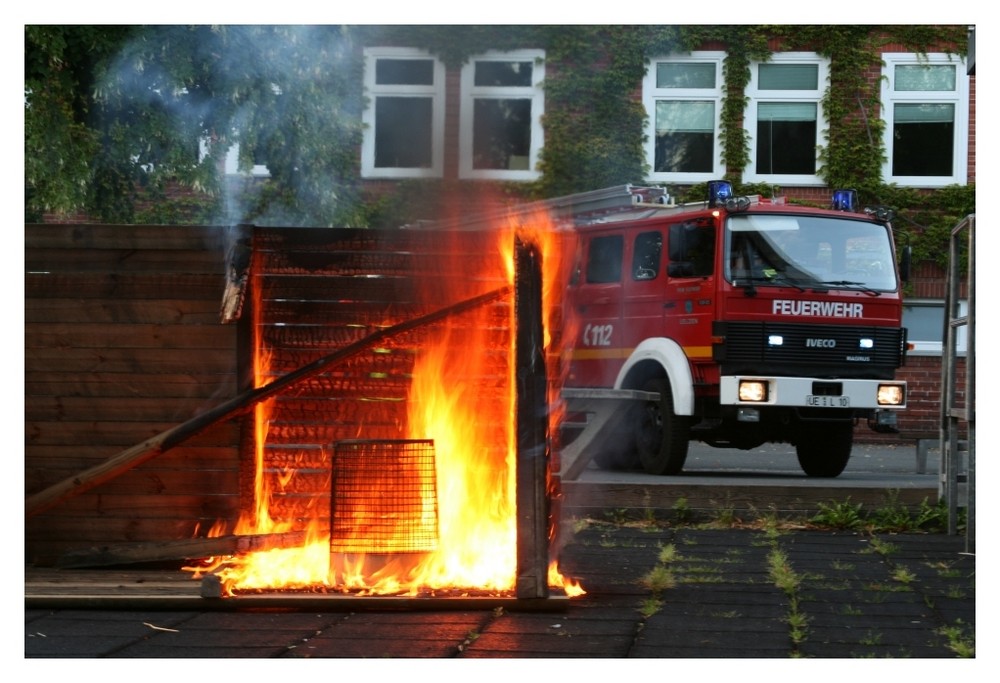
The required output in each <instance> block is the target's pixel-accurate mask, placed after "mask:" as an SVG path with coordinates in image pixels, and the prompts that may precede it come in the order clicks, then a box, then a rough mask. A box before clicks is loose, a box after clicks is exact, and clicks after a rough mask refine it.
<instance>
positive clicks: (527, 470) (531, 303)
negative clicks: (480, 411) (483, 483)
mask: <svg viewBox="0 0 1000 683" xmlns="http://www.w3.org/2000/svg"><path fill="white" fill-rule="evenodd" d="M514 328H515V329H514V340H515V341H514V346H515V348H514V356H515V358H514V362H515V371H514V382H515V389H516V391H515V398H514V400H515V402H516V407H515V421H516V424H515V434H516V439H517V460H516V463H517V472H516V477H515V481H516V484H517V491H516V494H515V499H516V503H517V583H516V587H515V591H516V596H517V597H518V598H544V597H548V564H549V547H548V527H549V499H548V486H547V484H548V466H549V446H548V443H549V440H548V405H547V399H546V394H547V389H546V387H547V375H546V373H545V356H544V347H545V338H544V328H543V326H542V263H541V253H540V251H539V250H538V247H537V245H533V244H526V243H524V242H522V241H521V240H520V239H516V240H515V245H514Z"/></svg>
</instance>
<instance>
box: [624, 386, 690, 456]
mask: <svg viewBox="0 0 1000 683" xmlns="http://www.w3.org/2000/svg"><path fill="white" fill-rule="evenodd" d="M643 390H645V391H656V392H659V394H660V400H659V401H647V402H646V403H645V404H644V405H643V406H642V409H641V411H639V415H638V424H637V429H636V449H637V450H638V452H639V462H640V463H641V464H642V468H643V470H645V471H646V473H647V474H679V473H680V471H681V470H683V469H684V461H685V460H687V454H688V438H689V436H690V431H691V422H690V418H688V417H686V416H682V415H677V414H675V413H674V399H673V394H672V393H671V391H670V383H669V382H667V380H665V379H661V378H656V379H651V380H649V381H648V382H646V384H645V385H644V386H643Z"/></svg>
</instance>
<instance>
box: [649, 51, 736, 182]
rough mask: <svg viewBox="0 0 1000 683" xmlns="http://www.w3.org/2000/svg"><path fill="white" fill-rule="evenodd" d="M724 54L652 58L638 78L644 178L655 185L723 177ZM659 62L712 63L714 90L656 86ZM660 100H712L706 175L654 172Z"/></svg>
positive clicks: (702, 52) (705, 53) (713, 53)
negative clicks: (710, 155) (645, 166)
mask: <svg viewBox="0 0 1000 683" xmlns="http://www.w3.org/2000/svg"><path fill="white" fill-rule="evenodd" d="M725 59H726V53H725V52H721V51H696V52H691V53H687V54H678V55H667V56H663V57H656V58H653V59H651V60H650V63H649V67H648V68H647V69H646V75H645V76H644V77H643V79H642V103H643V107H644V108H645V110H646V126H645V134H646V142H645V155H646V163H647V164H648V165H649V168H650V172H649V176H648V179H649V180H650V181H659V182H675V183H700V182H707V181H709V180H717V179H719V178H721V177H722V176H723V175H725V166H724V163H723V158H722V141H721V135H720V133H721V130H722V100H723V97H724V95H725V83H724V78H723V74H722V65H723V62H725ZM663 62H699V63H701V62H714V63H715V88H714V89H712V90H709V89H707V88H690V89H683V88H658V87H656V65H657V64H661V63H663ZM664 100H676V101H682V102H690V101H692V100H698V101H712V102H713V103H714V104H715V130H714V132H713V140H714V145H713V146H714V157H713V162H712V170H711V171H709V172H707V173H677V172H670V171H656V170H655V169H656V103H657V102H658V101H664Z"/></svg>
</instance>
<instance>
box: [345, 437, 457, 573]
mask: <svg viewBox="0 0 1000 683" xmlns="http://www.w3.org/2000/svg"><path fill="white" fill-rule="evenodd" d="M332 466H333V476H332V487H331V495H330V552H333V553H377V554H391V553H414V552H430V551H433V550H434V549H435V548H436V547H437V542H438V506H437V476H436V471H435V465H434V441H433V440H429V439H427V440H419V439H395V440H392V439H390V440H351V441H338V442H336V443H334V444H333V465H332Z"/></svg>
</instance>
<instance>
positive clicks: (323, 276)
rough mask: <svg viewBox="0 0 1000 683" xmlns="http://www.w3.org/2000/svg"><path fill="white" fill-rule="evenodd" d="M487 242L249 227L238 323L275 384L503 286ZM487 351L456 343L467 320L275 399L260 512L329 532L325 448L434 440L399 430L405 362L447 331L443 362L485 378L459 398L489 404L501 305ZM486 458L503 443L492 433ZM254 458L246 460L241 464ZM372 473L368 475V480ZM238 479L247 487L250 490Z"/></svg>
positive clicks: (491, 238)
mask: <svg viewBox="0 0 1000 683" xmlns="http://www.w3.org/2000/svg"><path fill="white" fill-rule="evenodd" d="M498 244H499V240H498V236H497V234H495V233H485V232H462V233H435V232H423V231H410V230H404V231H375V230H348V229H325V230H317V229H310V228H306V229H295V228H256V229H255V231H254V238H253V245H254V246H253V253H254V262H253V267H252V273H253V276H252V281H251V283H252V287H251V290H252V292H254V293H256V294H258V295H259V298H256V297H255V298H253V299H252V300H250V301H249V302H248V307H249V309H250V310H249V311H248V312H247V313H245V315H249V316H251V317H253V318H254V321H255V322H254V327H255V328H256V329H257V330H259V332H260V335H261V337H260V341H259V343H258V346H259V347H260V348H261V349H262V350H263V351H264V353H265V354H266V356H267V358H268V359H269V369H268V371H267V372H268V377H270V378H276V377H280V376H282V375H286V374H287V373H289V372H293V371H294V370H296V369H298V368H301V367H303V366H305V365H307V364H309V363H312V362H313V361H315V360H316V359H318V358H321V357H324V356H326V355H328V354H331V353H333V352H336V351H337V350H339V349H343V348H344V347H346V346H348V345H349V344H353V343H355V342H359V341H362V340H364V339H365V338H366V337H368V336H369V335H371V334H373V333H375V332H377V331H379V330H384V329H386V328H388V327H391V326H393V325H397V324H399V323H402V322H405V321H407V320H412V319H415V318H417V317H419V316H422V315H426V314H428V313H432V312H434V311H437V310H440V309H443V308H445V307H448V306H451V305H453V304H456V303H458V302H460V301H463V300H465V299H468V298H471V297H474V296H478V295H480V294H485V293H487V292H489V291H492V290H495V289H498V288H501V287H504V286H505V285H506V284H507V283H506V277H507V276H506V273H505V272H504V271H503V262H502V259H501V258H500V255H499V253H498V249H497V247H498ZM486 313H487V315H488V316H489V318H490V321H491V322H490V323H489V325H488V327H489V329H490V332H491V333H490V339H491V342H490V344H489V348H482V347H472V346H470V345H466V344H465V342H464V341H463V337H462V335H470V336H471V334H472V332H473V330H472V329H471V328H470V327H469V326H470V325H474V324H475V320H476V318H475V317H470V316H469V315H462V316H458V317H456V318H454V319H449V320H447V321H443V322H441V323H439V324H436V325H433V326H429V327H426V328H421V329H418V330H414V331H413V332H411V333H407V334H405V335H402V336H399V337H393V338H392V339H390V340H388V341H386V342H385V343H380V344H379V345H378V347H377V348H372V349H370V350H367V351H365V352H364V353H362V354H360V355H358V356H356V357H354V358H351V359H350V360H349V361H347V362H342V363H338V364H337V365H335V366H333V367H331V368H329V371H327V372H323V373H322V374H319V375H317V376H314V377H312V378H310V379H309V380H308V381H306V382H303V383H302V384H300V385H299V386H297V387H296V388H295V389H294V390H292V391H288V392H284V393H283V394H282V395H280V396H279V397H278V398H277V399H275V400H274V401H273V403H271V404H269V405H268V411H269V412H268V419H269V427H268V430H267V436H266V444H265V449H264V453H263V456H262V460H263V470H264V478H265V486H266V489H267V490H268V491H270V498H269V499H270V508H269V513H270V515H271V517H272V518H273V519H274V520H275V522H277V523H279V524H283V525H288V527H290V528H291V529H293V530H304V529H307V528H310V527H311V526H313V525H315V524H318V525H319V527H320V528H328V526H329V510H330V494H331V483H330V472H331V462H332V460H331V458H332V450H331V449H332V447H333V445H334V444H335V443H336V442H338V441H341V440H352V439H376V440H385V439H390V440H391V439H404V438H432V437H433V435H426V434H421V435H414V434H409V433H408V430H407V421H408V418H407V411H408V410H409V407H410V404H409V402H408V392H409V390H410V386H411V378H412V372H413V368H414V362H415V359H416V357H417V355H418V353H419V351H420V350H421V349H422V348H425V347H426V345H427V343H428V341H429V340H433V339H437V338H440V337H441V336H442V335H443V334H444V332H443V329H444V328H445V327H446V326H447V327H448V328H449V329H450V332H449V334H450V335H451V337H450V338H451V340H452V348H453V352H457V353H485V354H487V355H488V356H489V358H490V359H491V367H490V371H489V372H487V373H485V374H484V375H483V376H480V377H463V378H462V381H463V384H464V385H466V387H467V388H468V395H469V396H475V397H478V399H477V400H483V401H496V400H498V398H497V397H496V393H497V392H498V391H503V390H504V387H505V386H509V385H508V377H509V372H510V365H509V363H510V357H509V348H510V347H509V343H510V337H509V333H510V315H511V311H510V302H509V301H503V302H498V303H496V304H492V305H490V306H488V307H486ZM495 427H496V428H497V429H498V430H499V431H498V435H497V436H496V437H495V438H493V439H491V443H492V444H495V445H496V446H495V447H496V449H497V453H496V454H495V458H496V460H498V461H499V462H500V463H503V458H504V456H505V451H504V448H505V444H506V440H505V439H504V438H503V435H502V430H503V429H504V428H505V427H508V428H509V425H506V426H505V425H495ZM253 460H254V458H253V457H251V455H250V454H246V457H245V458H244V462H245V463H251V462H253ZM376 474H377V473H376ZM251 479H252V475H251V474H250V473H247V477H246V478H245V480H251Z"/></svg>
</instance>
